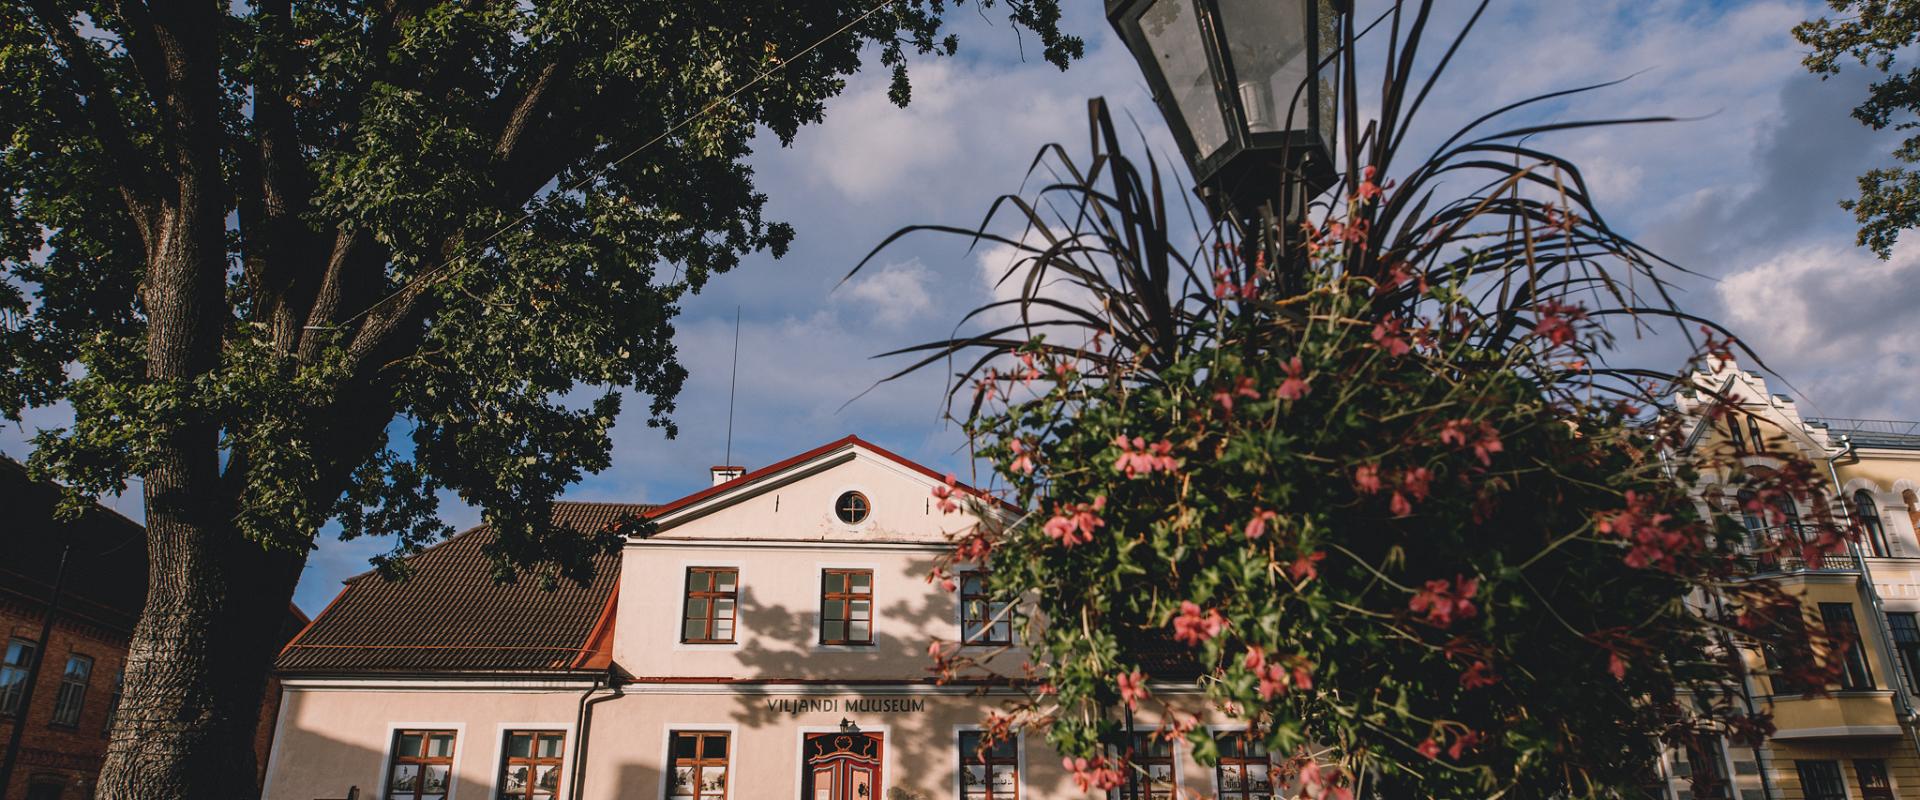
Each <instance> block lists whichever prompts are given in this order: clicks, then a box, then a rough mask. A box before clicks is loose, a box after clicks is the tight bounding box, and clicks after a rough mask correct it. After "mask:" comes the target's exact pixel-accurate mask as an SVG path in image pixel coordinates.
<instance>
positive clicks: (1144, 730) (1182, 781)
mask: <svg viewBox="0 0 1920 800" xmlns="http://www.w3.org/2000/svg"><path fill="white" fill-rule="evenodd" d="M1172 727H1173V726H1171V725H1140V724H1137V723H1136V724H1135V725H1134V726H1133V732H1134V733H1140V734H1147V735H1153V734H1157V733H1159V732H1161V731H1165V730H1171V729H1172ZM1240 730H1246V728H1244V727H1242V728H1241V729H1240ZM1172 744H1173V796H1174V797H1175V798H1183V797H1186V796H1187V770H1186V765H1187V761H1192V760H1193V759H1192V754H1191V753H1187V752H1186V751H1187V749H1188V747H1189V746H1188V745H1187V739H1186V737H1184V736H1175V737H1174V738H1173V742H1172ZM1182 754H1185V755H1186V756H1187V761H1182V760H1181V758H1180V757H1181V755H1182ZM1193 763H1195V764H1198V763H1200V762H1198V761H1194V762H1193ZM1209 772H1211V770H1209ZM1142 788H1145V787H1142ZM1219 793H1220V787H1218V786H1216V787H1214V794H1216V795H1217V794H1219ZM1275 797H1278V794H1276V795H1275ZM1022 800H1025V796H1024V795H1023V796H1022Z"/></svg>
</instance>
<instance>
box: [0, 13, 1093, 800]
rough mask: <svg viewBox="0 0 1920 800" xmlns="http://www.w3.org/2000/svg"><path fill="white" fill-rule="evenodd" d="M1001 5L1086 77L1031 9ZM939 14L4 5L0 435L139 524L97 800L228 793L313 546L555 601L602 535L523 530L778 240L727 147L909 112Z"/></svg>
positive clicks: (246, 768)
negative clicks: (142, 538) (144, 542)
mask: <svg viewBox="0 0 1920 800" xmlns="http://www.w3.org/2000/svg"><path fill="white" fill-rule="evenodd" d="M989 2H990V0H989ZM1000 8H1001V9H1002V10H1003V11H1005V12H1007V14H1008V16H1009V17H1010V19H1011V22H1012V23H1013V24H1014V25H1016V26H1019V27H1022V28H1025V29H1027V30H1028V31H1030V32H1031V33H1032V34H1037V37H1038V42H1039V47H1040V51H1041V52H1042V53H1043V54H1044V57H1045V58H1046V59H1047V60H1049V61H1051V62H1053V63H1055V64H1057V65H1060V66H1063V67H1064V66H1065V65H1066V63H1067V62H1068V61H1069V60H1070V59H1071V58H1073V57H1075V56H1076V55H1077V54H1078V53H1079V51H1080V49H1081V43H1080V41H1079V40H1077V39H1075V38H1073V37H1071V36H1066V35H1063V34H1061V33H1060V32H1059V30H1058V25H1057V23H1058V18H1059V10H1058V7H1057V3H1056V2H1055V1H1054V0H1004V2H1003V4H1002V5H1001V7H1000ZM945 11H946V3H945V2H944V0H881V1H880V2H867V1H865V0H860V1H859V2H855V1H853V0H847V1H846V2H838V1H836V0H805V1H803V2H795V1H793V0H788V2H774V1H773V0H712V1H711V2H684V0H618V1H617V2H607V1H604V0H579V1H577V2H536V3H524V2H520V3H512V2H486V0H470V1H469V2H425V1H421V2H413V1H412V0H388V1H387V2H368V3H361V2H348V1H347V0H337V1H336V2H312V3H294V2H291V0H260V1H259V2H253V3H245V2H243V3H227V2H215V1H214V0H199V2H155V3H142V2H73V1H72V0H15V2H11V3H9V4H7V5H6V6H4V10H0V76H4V77H0V142H4V144H0V198H4V200H5V207H4V213H0V263H4V265H5V270H6V281H5V282H4V285H3V286H0V314H4V319H5V322H6V324H5V326H4V327H3V328H0V343H3V344H0V362H4V366H5V370H4V372H3V373H0V374H4V376H5V377H4V378H0V381H3V383H0V411H4V412H5V414H6V415H7V416H8V417H10V418H13V419H16V420H17V419H19V415H20V414H21V412H22V411H23V410H24V409H26V408H28V407H34V406H41V405H46V404H50V403H55V402H62V401H64V402H65V403H67V404H69V405H70V407H71V409H72V412H73V423H72V425H71V426H70V427H67V428H64V429H60V430H49V431H44V432H42V433H41V434H40V435H39V436H38V438H37V439H36V443H35V444H36V446H35V450H34V453H33V456H32V464H33V466H34V467H35V468H36V469H37V470H38V471H39V472H40V473H41V474H43V475H48V476H51V477H56V478H58V479H60V480H62V481H64V482H65V483H67V484H68V485H69V486H71V487H73V488H74V489H75V490H76V494H77V495H82V494H89V493H98V492H109V491H116V490H119V489H120V488H121V487H122V486H124V485H127V484H128V483H129V482H137V483H138V484H139V486H140V488H141V491H142V492H143V493H144V497H145V502H146V520H147V527H148V531H149V551H150V560H151V576H150V577H151V590H150V592H149V596H148V600H147V606H146V609H145V612H144V613H143V615H142V617H141V619H140V622H139V624H138V626H137V627H136V629H135V632H134V636H133V641H132V646H131V652H130V654H129V660H128V665H127V674H126V695H125V698H124V700H123V702H122V705H121V706H120V710H119V713H118V715H117V717H116V719H117V723H116V726H115V729H114V731H113V734H112V741H111V743H110V745H109V747H108V755H107V761H106V766H105V768H104V770H103V771H102V774H101V776H100V783H99V793H100V796H102V797H115V798H118V797H240V796H247V795H250V794H253V793H254V792H255V787H254V786H253V785H252V776H253V775H254V770H253V768H252V755H251V743H252V735H253V733H254V725H255V720H256V719H257V718H258V708H259V699H260V693H261V689H262V685H263V677H264V675H265V671H266V669H267V668H268V665H269V663H270V658H271V655H272V653H271V649H272V639H271V637H272V632H273V631H274V630H275V629H276V627H277V626H278V624H279V623H280V622H281V618H282V615H283V614H284V613H285V609H286V607H287V601H288V599H289V597H290V596H291V593H292V590H293V586H294V583H295V581H296V580H297V578H298V576H299V574H300V571H301V567H302V565H303V563H304V561H305V559H306V556H307V553H308V551H309V550H310V549H311V548H312V547H313V546H314V539H315V535H316V532H317V531H318V530H319V529H320V528H321V526H322V525H323V524H324V523H326V522H327V521H328V520H330V519H338V520H340V521H341V522H342V524H343V526H344V528H345V531H346V534H347V535H349V536H352V535H359V534H363V533H369V532H379V533H397V534H398V539H397V541H398V545H397V546H396V551H395V553H394V554H390V555H397V554H402V553H405V552H408V551H410V550H412V549H415V548H417V547H419V546H421V545H422V544H423V543H425V542H428V541H431V540H432V539H433V538H435V537H436V536H439V535H441V534H443V533H444V532H445V529H444V526H443V525H442V524H441V523H440V522H438V521H437V520H436V519H435V515H434V511H435V508H434V497H435V494H436V493H437V492H440V491H443V490H451V491H454V492H457V493H458V495H459V496H460V497H461V498H462V499H463V500H465V501H466V502H469V503H473V504H477V505H480V506H481V507H483V508H484V509H485V516H486V520H487V522H489V523H490V524H492V525H493V526H494V527H495V529H496V530H497V531H499V537H498V539H497V540H496V541H495V543H494V544H493V545H492V546H491V547H492V552H491V555H492V556H493V557H494V559H495V562H496V564H497V567H498V572H499V574H500V576H501V577H502V578H503V579H507V578H522V579H536V580H546V581H553V580H565V579H576V580H577V579H583V578H585V577H586V576H587V575H588V574H589V571H590V570H591V566H590V561H589V559H588V558H587V556H588V555H590V554H591V553H592V552H593V551H595V550H596V549H598V548H602V547H606V546H609V543H610V539H612V538H613V537H612V535H611V534H610V533H609V532H606V531H572V530H560V529H555V528H553V527H552V526H551V525H550V524H549V522H548V513H547V508H548V504H549V502H550V501H551V499H552V498H553V497H554V496H555V494H556V493H557V492H559V491H560V490H561V489H562V488H563V487H564V486H566V485H568V484H569V483H571V482H573V481H575V480H577V479H578V478H579V477H580V476H581V474H582V472H583V471H594V470H598V469H600V468H603V467H605V466H606V465H607V463H608V452H609V448H610V446H611V443H610V440H609V437H608V431H609V429H610V427H611V425H612V424H613V421H614V418H615V415H616V413H617V411H618V406H619V403H618V398H619V395H618V394H617V392H618V391H619V390H622V389H630V390H633V391H634V392H636V393H638V394H641V395H645V396H647V397H649V398H651V408H650V409H649V416H648V419H647V421H648V423H649V424H651V425H656V426H663V427H665V428H666V429H667V432H668V433H669V435H670V434H671V432H672V424H671V422H670V421H669V417H668V415H669V413H670V412H671V411H672V410H673V401H674V396H675V394H676V392H677V391H678V390H679V388H680V385H681V381H682V378H683V376H684V374H685V372H684V370H683V369H682V367H681V366H680V365H679V364H678V363H677V362H676V359H675V351H674V347H673V342H672V333H673V330H672V327H671V321H672V319H673V317H674V315H675V313H676V311H677V308H678V303H679V302H680V301H681V300H682V298H683V296H684V295H685V294H687V293H689V292H695V291H698V290H699V289H700V287H701V286H702V285H703V284H704V283H705V282H706V281H707V280H708V279H709V278H710V277H711V276H712V275H714V274H716V273H720V272H725V271H727V270H728V269H730V268H732V267H733V266H735V265H736V264H737V263H738V262H739V259H740V258H741V256H742V255H744V254H747V253H751V252H755V251H760V250H768V251H771V252H772V253H773V254H775V255H776V256H777V255H779V254H780V253H781V252H782V251H784V250H785V248H786V246H787V243H788V241H789V240H790V239H791V238H792V236H793V231H792V230H791V229H790V228H788V227H787V226H785V225H781V224H778V223H774V222H770V221H767V220H765V219H763V217H762V207H763V205H764V203H765V199H766V198H765V197H764V196H763V195H761V194H759V193H757V192H756V190H755V188H754V183H753V176H752V171H751V170H750V169H749V168H748V167H747V166H746V165H745V164H744V163H743V159H744V158H745V157H746V156H747V155H748V153H749V152H750V145H751V143H752V142H753V141H754V137H755V136H756V133H757V132H758V131H759V130H760V129H762V128H764V129H765V130H766V131H767V133H769V134H770V135H771V137H772V138H777V139H778V140H780V141H781V142H783V143H784V142H787V141H789V140H790V139H791V138H792V137H793V135H794V133H795V131H796V129H797V128H798V127H799V126H801V125H802V124H805V123H808V122H813V121H817V120H818V119H820V117H821V113H822V108H823V103H824V102H825V101H826V100H827V99H828V98H830V97H832V96H833V95H834V94H836V93H837V92H839V91H840V90H841V89H842V88H843V87H844V85H845V82H844V80H843V76H846V75H848V74H850V73H852V72H853V71H855V70H856V69H857V68H858V67H859V66H860V65H861V63H862V60H863V58H871V57H877V58H878V60H879V61H880V62H881V63H882V64H884V65H887V66H888V67H891V68H892V69H893V70H894V84H893V94H894V99H895V100H896V102H900V103H904V102H906V100H907V97H908V90H909V86H908V83H907V80H906V72H905V66H904V65H905V63H906V58H907V56H909V55H911V54H914V53H934V52H938V53H951V52H953V49H954V47H955V42H954V39H953V37H952V36H951V35H944V34H943V31H942V25H941V16H942V14H943V13H944V12H945ZM390 435H400V436H403V437H405V438H407V439H410V441H406V442H395V441H390V440H389V436H390ZM387 563H389V564H392V563H393V562H392V560H391V559H390V558H389V559H388V560H387ZM529 576H531V577H529Z"/></svg>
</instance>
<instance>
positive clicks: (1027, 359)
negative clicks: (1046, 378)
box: [1020, 353, 1041, 383]
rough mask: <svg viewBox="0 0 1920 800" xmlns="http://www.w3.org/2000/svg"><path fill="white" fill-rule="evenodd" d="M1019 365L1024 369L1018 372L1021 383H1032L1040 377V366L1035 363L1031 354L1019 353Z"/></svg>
mask: <svg viewBox="0 0 1920 800" xmlns="http://www.w3.org/2000/svg"><path fill="white" fill-rule="evenodd" d="M1020 364H1021V366H1023V367H1025V369H1022V370H1021V371H1020V382H1021V383H1033V379H1034V378H1038V377H1040V375H1041V372H1040V365H1039V363H1037V362H1036V361H1035V359H1034V356H1033V354H1032V353H1021V354H1020Z"/></svg>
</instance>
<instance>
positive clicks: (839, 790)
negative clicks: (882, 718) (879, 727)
mask: <svg viewBox="0 0 1920 800" xmlns="http://www.w3.org/2000/svg"><path fill="white" fill-rule="evenodd" d="M880 747H881V744H880V734H877V733H816V734H809V735H808V736H807V743H806V774H805V775H803V776H802V779H801V783H802V791H801V797H802V798H803V800H879V797H880Z"/></svg>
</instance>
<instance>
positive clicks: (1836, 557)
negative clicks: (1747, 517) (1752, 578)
mask: <svg viewBox="0 0 1920 800" xmlns="http://www.w3.org/2000/svg"><path fill="white" fill-rule="evenodd" d="M1756 534H1757V535H1756ZM1799 534H1800V531H1799V529H1798V528H1797V527H1793V528H1789V527H1788V526H1784V525H1780V526H1774V527H1771V528H1767V529H1764V530H1762V531H1750V532H1749V541H1748V547H1747V552H1746V554H1744V555H1742V556H1741V557H1740V563H1741V566H1742V567H1744V568H1745V571H1746V572H1747V573H1748V574H1751V575H1777V574H1782V573H1809V572H1810V573H1851V572H1859V571H1860V568H1861V565H1860V559H1859V557H1858V556H1857V555H1856V554H1855V553H1854V552H1853V551H1852V549H1851V548H1849V549H1847V550H1843V551H1841V552H1838V553H1827V554H1826V555H1825V557H1824V558H1822V559H1820V565H1819V566H1817V567H1816V566H1814V565H1813V563H1812V562H1810V561H1808V560H1807V559H1806V558H1803V557H1801V555H1800V547H1799V545H1798V542H1799V541H1800V536H1799Z"/></svg>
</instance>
